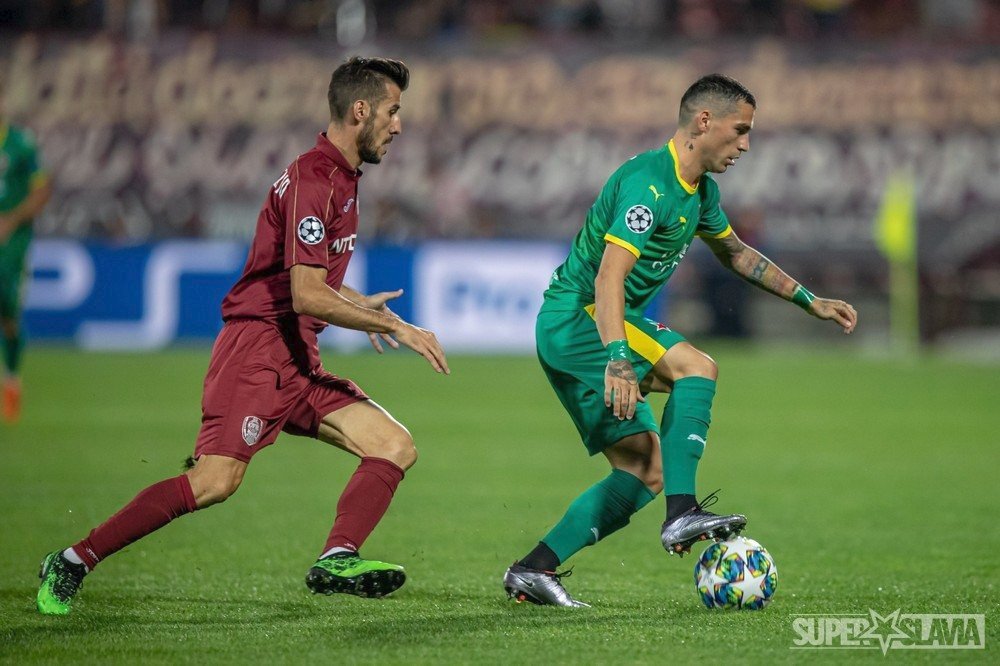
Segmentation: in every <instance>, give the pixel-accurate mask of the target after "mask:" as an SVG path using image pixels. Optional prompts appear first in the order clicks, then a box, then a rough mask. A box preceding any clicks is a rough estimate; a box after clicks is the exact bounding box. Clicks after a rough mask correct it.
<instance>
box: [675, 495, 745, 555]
mask: <svg viewBox="0 0 1000 666" xmlns="http://www.w3.org/2000/svg"><path fill="white" fill-rule="evenodd" d="M716 492H718V491H716ZM716 501H718V498H717V497H716V496H715V493H712V494H711V495H709V496H708V497H706V498H705V499H703V500H702V501H701V502H699V503H698V504H696V505H695V506H694V507H692V508H690V509H688V510H687V511H685V512H684V513H682V514H681V515H679V516H677V517H676V518H674V519H673V520H670V521H668V522H665V523H663V528H662V531H661V532H660V540H661V541H662V542H663V547H664V548H665V549H666V550H667V552H668V553H670V554H671V555H673V554H674V553H677V554H678V555H680V556H681V557H683V556H684V553H689V552H691V546H692V545H694V544H695V543H697V542H698V541H705V540H707V539H716V540H722V539H728V538H729V537H731V536H736V535H737V534H739V533H740V532H742V531H743V528H744V527H746V525H747V517H746V516H744V515H743V514H741V513H732V514H729V515H728V516H720V515H718V514H716V513H712V512H711V511H705V507H706V506H711V505H713V504H715V502H716Z"/></svg>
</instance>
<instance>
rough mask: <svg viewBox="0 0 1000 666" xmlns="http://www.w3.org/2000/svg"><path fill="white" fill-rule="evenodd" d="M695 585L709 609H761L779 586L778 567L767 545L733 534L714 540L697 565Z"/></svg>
mask: <svg viewBox="0 0 1000 666" xmlns="http://www.w3.org/2000/svg"><path fill="white" fill-rule="evenodd" d="M694 586H695V589H697V590H698V596H699V597H701V600H702V602H703V603H704V604H705V605H706V606H707V607H708V608H746V609H748V610H758V609H761V608H763V607H764V606H766V605H767V604H768V602H770V601H771V597H772V596H773V595H774V590H775V589H776V588H777V587H778V569H777V567H775V566H774V558H772V557H771V554H770V553H769V552H767V549H766V548H764V546H762V545H760V544H759V543H757V542H756V541H754V540H753V539H747V538H746V537H733V538H731V539H729V540H728V541H720V542H718V543H713V544H712V545H711V546H709V547H708V548H706V549H705V552H704V553H702V554H701V557H699V558H698V563H697V564H696V565H695V566H694Z"/></svg>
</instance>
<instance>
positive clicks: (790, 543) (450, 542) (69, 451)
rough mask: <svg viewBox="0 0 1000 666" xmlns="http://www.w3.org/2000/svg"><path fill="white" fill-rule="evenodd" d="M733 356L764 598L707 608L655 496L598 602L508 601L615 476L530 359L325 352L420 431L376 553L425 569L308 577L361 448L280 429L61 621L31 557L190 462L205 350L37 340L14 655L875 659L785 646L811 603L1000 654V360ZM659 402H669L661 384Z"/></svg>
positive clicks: (734, 426)
mask: <svg viewBox="0 0 1000 666" xmlns="http://www.w3.org/2000/svg"><path fill="white" fill-rule="evenodd" d="M706 348H707V349H709V351H711V352H713V353H714V355H715V357H716V359H717V360H718V361H719V364H720V367H721V379H720V388H719V393H718V397H717V399H716V407H715V410H714V423H713V426H712V431H711V438H710V443H709V446H708V450H707V453H706V456H705V458H704V460H703V462H702V465H701V468H700V472H699V484H700V489H701V491H702V494H705V493H706V492H708V491H711V490H714V489H715V488H718V487H721V488H723V492H722V494H721V502H720V503H719V504H718V505H717V508H718V509H719V510H720V511H741V512H745V513H746V514H747V515H748V517H749V519H750V521H749V525H748V529H747V531H746V534H747V535H748V536H751V537H753V538H755V539H757V540H759V541H760V542H762V543H763V544H764V545H766V546H767V547H768V549H769V550H770V551H771V553H772V554H773V555H774V557H775V560H776V562H777V566H778V569H779V585H778V591H777V594H776V596H775V599H774V601H773V603H772V604H771V605H770V606H769V607H768V608H767V609H765V610H764V611H761V612H756V613H753V612H709V611H707V610H705V609H704V608H703V607H702V605H701V602H700V601H699V600H698V598H697V596H696V594H695V591H694V586H693V581H692V570H693V567H694V561H695V560H694V558H693V557H686V558H684V559H683V560H678V559H677V558H669V557H667V555H666V554H665V553H664V551H663V549H662V547H661V546H660V544H659V525H660V522H661V521H662V519H663V509H662V507H663V503H662V499H661V498H658V499H657V500H656V501H655V502H654V503H653V504H651V505H650V506H649V507H647V508H646V509H645V510H644V511H642V512H641V513H640V514H639V515H638V516H636V517H635V519H634V520H633V522H632V525H630V526H629V527H627V528H626V529H624V530H622V531H621V532H619V533H617V534H615V535H612V536H611V537H609V538H608V539H607V540H605V541H603V542H601V543H600V544H599V545H598V546H596V547H593V548H589V549H586V550H585V551H584V552H582V553H580V554H579V555H578V556H577V557H575V558H574V560H573V561H572V562H571V563H572V564H574V565H575V567H576V568H575V570H574V576H573V577H572V578H569V579H567V580H566V581H565V582H566V584H567V587H568V588H569V589H570V591H571V592H572V593H573V594H574V595H575V596H577V597H579V598H581V599H583V600H585V601H588V602H590V603H592V604H594V608H593V609H583V610H577V611H567V610H564V609H555V608H539V607H535V606H531V605H528V604H522V605H516V604H513V603H511V602H508V601H507V599H506V598H505V595H504V593H503V590H502V589H501V585H500V576H501V574H502V573H503V570H504V568H505V567H506V566H507V565H508V564H509V563H510V562H511V561H512V560H514V559H515V558H516V557H519V556H521V555H522V554H524V553H525V552H526V551H527V550H529V549H530V548H531V547H532V546H533V545H534V544H535V542H536V540H537V539H538V538H539V537H540V536H541V535H542V534H544V533H545V531H546V530H547V529H548V528H549V527H550V526H551V525H552V524H553V523H554V522H555V521H556V520H557V519H558V518H559V517H560V516H561V514H562V511H563V510H564V508H565V507H566V505H567V504H568V503H569V501H570V500H571V499H572V498H573V497H575V496H576V495H577V494H578V493H579V492H580V491H582V490H583V489H584V488H586V487H587V486H588V485H590V484H591V483H593V482H594V481H596V480H598V479H600V478H601V477H603V476H604V475H605V474H606V463H604V461H603V458H599V459H598V458H588V457H587V456H586V454H585V451H584V449H583V447H582V445H581V444H580V443H579V441H578V439H577V437H576V434H575V431H574V430H573V428H572V425H571V423H570V421H569V418H568V417H567V416H566V415H565V414H564V413H563V412H562V410H561V408H560V407H559V405H558V403H557V401H556V398H555V396H554V394H553V393H552V392H551V390H550V389H549V387H548V385H547V384H546V382H545V379H544V377H543V375H542V373H541V371H540V370H539V369H538V368H537V367H536V362H535V360H534V359H531V358H519V357H514V358H506V357H505V358H472V357H455V358H452V359H450V361H451V366H452V369H453V374H452V376H451V377H440V376H437V375H435V374H434V373H433V372H432V371H431V370H430V369H429V367H428V366H427V365H426V363H424V361H423V360H422V359H420V358H418V357H416V356H415V355H412V354H410V353H406V352H395V353H391V354H389V355H388V356H387V357H376V356H374V355H370V354H363V355H357V356H350V357H345V358H337V357H335V356H333V355H330V354H327V365H328V367H329V368H330V369H331V370H332V371H334V372H339V373H340V374H344V375H347V376H350V377H352V378H355V379H356V380H357V381H358V382H359V383H360V384H361V385H362V386H363V387H364V388H365V389H366V390H367V391H368V392H369V393H370V394H371V395H372V396H373V397H374V398H375V399H376V400H378V401H379V402H380V403H381V404H383V405H384V406H385V407H386V408H388V409H389V410H390V411H391V412H392V413H393V414H394V415H395V416H396V417H397V418H398V419H399V420H401V421H402V422H403V423H405V424H406V425H407V426H408V427H409V428H410V430H411V431H412V433H413V435H414V437H415V439H416V442H417V446H418V449H419V450H420V456H421V457H420V461H419V462H418V463H417V466H416V467H415V468H414V469H413V470H411V472H410V473H409V474H408V475H407V478H406V480H405V481H404V482H403V484H402V485H401V486H400V489H399V491H398V493H397V495H396V499H395V501H394V502H393V505H392V507H391V508H390V510H389V513H388V514H387V516H386V518H385V519H384V520H383V522H382V524H381V525H380V526H379V528H378V529H377V530H376V532H375V533H374V535H373V536H372V538H371V539H370V540H369V541H368V543H367V544H366V545H365V548H364V550H363V552H364V553H365V554H366V555H368V556H369V557H374V558H379V559H385V560H388V561H392V562H399V563H401V564H403V565H404V566H406V568H407V572H408V574H409V581H408V583H407V585H406V586H405V587H404V588H402V589H401V590H400V591H399V592H397V593H396V594H395V595H394V596H392V597H389V598H386V599H382V600H366V599H358V598H353V597H346V596H336V597H314V596H312V595H310V594H309V593H308V591H307V590H306V588H305V585H304V584H303V577H304V575H305V572H306V569H307V568H308V566H309V565H310V564H311V562H312V561H313V560H314V558H315V556H316V555H317V552H318V550H319V549H320V548H321V546H322V544H323V542H324V539H325V537H326V534H327V532H328V530H329V526H330V523H331V521H332V519H333V514H334V506H335V504H336V500H337V496H338V495H339V493H340V490H341V489H342V488H343V485H344V483H345V482H346V480H347V478H348V477H349V475H350V474H351V472H352V471H353V469H354V467H355V464H356V463H355V461H354V459H352V458H351V457H349V456H348V455H347V454H344V453H342V452H340V451H337V450H335V449H332V448H331V447H327V446H325V445H322V444H319V443H317V442H313V441H311V440H306V439H297V438H292V437H288V436H282V438H281V439H279V441H278V443H277V444H276V445H275V446H273V447H271V448H270V449H269V450H267V451H266V452H264V453H262V454H260V455H258V456H257V457H256V458H255V460H254V462H253V464H252V465H251V466H250V469H249V471H248V474H247V478H246V480H245V482H244V484H243V487H242V488H241V489H240V491H239V492H238V493H237V494H236V495H235V496H234V497H233V498H232V499H230V500H229V501H228V502H226V503H225V504H223V505H220V506H217V507H213V508H211V509H210V510H207V511H205V512H200V513H196V514H194V515H192V516H187V517H185V518H183V519H181V520H180V521H177V522H175V523H174V524H171V525H169V526H167V527H166V528H164V529H163V530H161V531H159V532H157V533H155V534H153V535H151V536H150V537H147V538H146V539H144V540H142V541H141V542H139V543H137V544H133V545H132V546H131V547H129V548H128V549H126V550H125V551H123V552H121V553H119V554H117V555H116V556H114V557H112V558H110V559H109V560H108V561H107V562H105V563H103V564H102V565H101V566H100V568H98V569H97V570H96V571H95V572H94V573H93V574H92V575H90V576H89V577H88V579H87V581H86V583H85V585H84V587H83V589H82V591H81V593H80V595H79V596H78V598H77V601H76V604H75V607H74V610H73V613H72V615H70V616H68V617H63V618H54V617H42V616H39V615H38V614H36V612H35V610H34V594H35V590H36V586H37V583H38V581H37V578H36V577H35V576H36V572H37V567H38V561H39V560H40V558H41V557H42V555H44V554H45V553H46V552H48V551H49V550H52V549H54V548H56V547H63V546H66V545H68V544H70V543H72V542H74V541H75V540H77V539H79V538H80V537H82V536H83V535H85V534H86V532H87V531H88V530H89V529H90V528H91V527H92V526H93V525H95V524H97V523H99V522H100V521H102V520H104V519H105V518H106V517H107V516H108V515H110V514H111V513H112V512H113V511H115V510H117V509H118V508H119V507H120V506H121V505H122V504H124V503H125V502H127V501H128V500H130V499H131V498H132V497H133V496H134V495H135V493H136V492H138V491H139V490H140V489H142V488H143V487H145V486H146V485H148V484H150V483H153V482H155V481H158V480H160V479H162V478H165V477H167V476H172V475H174V474H176V473H178V471H179V465H180V463H181V460H182V459H183V458H184V457H185V456H186V455H188V453H189V452H190V450H191V447H192V446H193V442H194V438H195V434H196V432H197V429H198V419H199V414H200V411H199V404H200V403H199V399H200V392H201V381H202V375H203V372H204V370H205V366H206V364H207V362H208V350H207V349H193V350H177V351H171V352H167V353H162V354H152V355H86V354H81V353H79V352H74V351H68V350H56V349H45V348H41V349H39V348H35V349H32V350H30V354H29V357H28V363H27V368H26V373H27V374H26V377H25V385H26V396H25V401H26V405H25V414H24V418H23V420H22V421H21V423H20V424H19V425H17V426H16V427H4V426H2V425H0V455H2V456H3V463H2V466H0V542H2V547H0V574H2V575H0V660H2V661H5V662H18V663H29V662H69V661H70V660H74V661H84V662H98V661H99V662H135V661H142V662H147V663H150V662H159V663H166V662H170V663H178V662H197V663H220V662H254V663H256V662H269V663H302V662H306V661H307V660H309V661H313V662H316V661H322V662H326V663H334V662H336V663H403V662H406V663H470V662H487V663H501V662H503V663H516V662H520V663H543V662H544V663H553V662H556V663H601V662H610V663H654V662H656V663H663V662H664V661H665V660H670V661H681V662H684V661H691V660H695V659H699V660H701V659H706V658H707V659H709V660H713V661H714V660H733V659H736V660H738V661H749V660H760V661H762V662H763V661H768V662H770V661H792V660H794V661H801V660H804V659H809V660H822V661H830V660H842V659H844V658H847V657H850V658H853V659H858V658H868V659H873V660H881V659H883V656H882V653H881V652H880V651H879V650H871V651H850V652H847V651H843V650H840V651H829V652H825V653H815V652H801V651H792V650H790V647H791V646H792V641H793V639H794V638H795V637H796V634H795V633H794V632H793V630H792V620H793V619H794V618H795V617H797V616H799V615H803V614H815V613H833V614H838V613H842V614H850V613H864V614H867V613H868V610H869V609H873V610H875V611H878V612H879V613H881V614H883V615H885V614H888V613H890V612H892V611H894V610H895V609H897V608H899V609H902V612H903V613H986V614H987V615H986V649H985V650H970V651H949V652H943V651H936V650H925V651H906V652H899V651H894V652H893V653H892V654H890V655H888V658H889V659H892V658H893V657H895V658H896V660H897V661H898V660H900V659H905V660H906V661H907V662H910V661H914V660H920V661H943V660H947V661H954V660H961V661H969V660H973V661H987V660H989V661H992V662H994V663H995V660H996V645H997V640H998V638H1000V635H998V631H997V610H998V598H1000V594H998V589H997V585H998V570H1000V559H998V558H997V556H996V553H997V552H1000V530H998V529H997V527H996V515H997V506H998V498H1000V491H998V489H997V486H995V485H994V483H995V478H996V473H997V469H998V466H997V462H998V459H1000V455H998V452H997V445H998V443H1000V436H998V434H997V433H998V432H1000V410H998V408H997V405H996V403H997V398H998V397H1000V390H998V388H1000V384H998V381H997V369H996V367H979V366H974V365H969V364H956V363H951V362H947V361H944V360H940V359H934V358H925V359H922V360H920V361H917V362H911V363H905V362H895V361H888V360H871V359H863V358H859V357H858V356H854V355H848V354H846V353H842V352H837V351H830V352H816V351H813V352H807V351H799V352H791V353H787V352H786V353H778V352H775V351H764V350H756V349H753V348H735V347H724V346H717V345H706ZM654 404H656V405H657V408H659V405H661V404H662V400H656V401H655V402H654Z"/></svg>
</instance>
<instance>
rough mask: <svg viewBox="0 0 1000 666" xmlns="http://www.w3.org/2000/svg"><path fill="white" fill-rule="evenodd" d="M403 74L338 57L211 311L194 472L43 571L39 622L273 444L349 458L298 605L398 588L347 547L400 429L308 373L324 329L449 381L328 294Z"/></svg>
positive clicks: (382, 307)
mask: <svg viewBox="0 0 1000 666" xmlns="http://www.w3.org/2000/svg"><path fill="white" fill-rule="evenodd" d="M408 83H409V70H408V69H407V68H406V65H404V64H403V63H401V62H399V61H396V60H389V59H384V58H352V59H350V60H349V61H347V62H346V63H344V64H342V65H341V66H340V67H338V68H337V69H336V70H335V71H334V73H333V76H332V78H331V80H330V90H329V102H330V117H331V120H330V125H329V127H328V128H327V131H326V132H325V133H323V134H320V135H319V137H318V139H317V141H316V145H315V147H313V149H312V150H310V151H308V152H306V153H304V154H302V155H299V157H298V158H296V159H295V161H294V162H292V164H291V165H289V167H288V168H287V169H286V170H285V172H284V173H283V174H282V175H281V177H280V178H279V179H278V180H277V182H275V184H274V186H273V187H272V188H271V190H270V192H269V193H268V196H267V199H266V201H265V202H264V205H263V208H262V209H261V212H260V215H259V217H258V218H257V229H256V232H255V234H254V239H253V244H252V246H251V248H250V255H249V257H248V258H247V263H246V266H245V267H244V270H243V276H242V277H241V278H240V280H239V281H238V282H237V283H236V285H235V286H234V287H233V288H232V289H231V290H230V292H229V294H228V295H227V296H226V298H225V300H224V301H223V303H222V317H223V320H224V321H225V325H224V326H223V328H222V331H221V332H220V333H219V337H218V338H217V339H216V342H215V346H214V348H213V350H212V358H211V361H210V363H209V368H208V374H207V376H206V377H205V391H204V396H203V399H202V425H201V431H200V433H199V434H198V440H197V443H196V445H195V451H194V456H193V458H192V459H191V462H192V463H193V466H192V467H191V468H190V469H189V470H188V471H187V472H185V473H184V474H182V475H180V476H177V477H174V478H171V479H167V480H165V481H161V482H159V483H156V484H154V485H152V486H150V487H149V488H146V489H145V490H143V491H142V492H140V493H139V494H138V495H137V496H136V497H135V498H134V499H133V500H132V501H131V502H130V503H129V504H127V505H126V506H125V507H124V508H122V509H121V510H120V511H119V512H118V513H116V514H115V515H113V516H111V518H109V519H108V520H107V521H105V522H104V523H103V524H101V525H99V526H98V527H96V528H94V529H93V530H92V531H91V532H90V534H89V535H88V536H87V538H85V539H83V540H82V541H80V542H78V543H76V544H74V545H73V546H72V547H70V548H66V549H65V550H60V551H55V552H52V553H50V554H49V555H47V556H46V557H45V559H44V560H43V561H42V568H41V572H40V577H41V578H42V584H41V586H40V588H39V591H38V596H37V605H38V610H39V611H40V612H42V613H45V614H53V615H62V614H66V613H68V612H69V610H70V604H71V602H72V599H73V596H74V595H75V594H76V592H77V590H78V589H79V588H80V585H81V583H82V582H83V578H84V576H85V575H86V574H87V573H88V572H89V571H92V570H93V568H94V567H95V566H97V564H98V563H99V562H100V561H102V560H103V559H105V558H106V557H108V556H109V555H111V554H112V553H115V552H117V551H119V550H121V549H122V548H124V547H125V546H127V545H128V544H130V543H132V542H134V541H136V540H137V539H140V538H142V537H143V536H145V535H147V534H149V533H150V532H153V531H154V530H157V529H159V528H160V527H163V526H164V525H166V524H167V523H168V522H170V521H171V520H173V519H174V518H178V517H180V516H182V515H184V514H187V513H191V512H192V511H196V510H198V509H203V508H205V507H208V506H211V505H213V504H217V503H219V502H222V501H223V500H225V499H226V498H228V497H229V496H230V495H232V494H233V493H234V492H236V489H237V488H239V485H240V482H241V481H242V479H243V474H244V472H245V471H246V468H247V465H248V464H249V462H250V459H251V458H252V457H253V456H254V455H255V454H256V453H257V452H258V451H260V450H261V449H263V448H264V447H266V446H268V445H270V444H272V443H274V440H275V438H276V437H277V436H278V433H279V432H281V431H285V432H289V433H292V434H296V435H307V436H309V437H315V438H317V439H320V440H322V441H324V442H327V443H330V444H333V445H334V446H337V447H339V448H341V449H344V450H345V451H348V452H350V453H353V454H354V455H356V456H358V457H359V458H360V459H361V464H360V465H359V466H358V468H357V470H356V471H355V472H354V475H353V476H352V477H351V479H350V481H349V482H348V484H347V487H346V488H345V489H344V492H343V493H342V494H341V496H340V500H339V502H338V503H337V517H336V519H335V521H334V524H333V529H332V530H331V532H330V535H329V538H328V539H327V542H326V545H325V546H324V548H323V551H322V553H321V555H320V558H319V560H318V561H317V562H316V563H315V564H314V565H313V566H312V568H311V569H310V570H309V573H308V574H307V576H306V585H307V586H308V587H309V589H311V590H312V591H313V592H321V593H324V594H331V593H334V592H346V593H349V594H356V595H359V596H362V597H380V596H383V595H386V594H389V593H390V592H393V591H394V590H396V589H398V588H399V587H400V586H401V585H402V584H403V582H404V581H405V579H406V575H405V573H404V571H403V568H402V567H400V566H398V565H395V564H388V563H385V562H378V561H375V560H365V559H362V558H361V557H360V556H359V555H358V549H359V548H360V547H361V545H362V544H363V543H364V541H365V539H366V538H367V537H368V535H369V534H371V532H372V530H373V529H374V528H375V526H376V524H378V522H379V520H380V519H381V518H382V516H383V514H384V513H385V511H386V509H387V508H388V506H389V503H390V501H391V500H392V496H393V493H394V492H395V490H396V487H397V485H398V484H399V482H400V481H401V480H402V478H403V474H404V471H405V470H407V469H409V468H410V467H411V466H412V465H413V463H414V462H415V461H416V457H417V453H416V449H414V447H413V440H412V438H411V437H410V434H409V432H407V430H406V428H404V427H403V426H402V425H401V424H400V423H399V422H397V421H396V420H395V419H393V418H392V416H390V415H389V413H388V412H386V411H385V410H384V409H382V407H380V406H379V405H377V404H376V403H375V402H374V401H373V400H370V399H369V398H368V396H366V395H365V393H364V392H363V391H362V390H361V389H360V388H358V386H357V385H355V384H354V382H352V381H350V380H349V379H344V378H340V377H336V376H334V375H332V374H330V373H328V372H326V370H324V369H323V366H322V364H321V362H320V357H319V347H318V343H317V334H318V333H319V332H320V331H321V330H323V328H325V327H326V326H327V324H334V325H336V326H341V327H344V328H350V329H356V330H361V331H368V334H369V337H370V338H371V341H372V345H373V346H374V347H375V349H376V350H377V351H379V352H382V341H384V342H385V343H386V344H388V345H389V346H392V347H394V348H396V347H398V346H399V343H402V344H404V345H406V346H407V347H410V348H411V349H413V350H414V351H416V352H417V353H419V354H421V355H423V356H424V357H425V358H426V359H427V361H428V362H429V363H430V364H431V366H432V367H433V368H434V370H435V371H437V372H439V373H444V374H448V373H449V369H448V363H447V360H446V358H445V355H444V351H443V350H442V349H441V346H440V345H439V344H438V342H437V339H436V338H435V336H434V334H433V333H432V332H430V331H427V330H424V329H422V328H418V327H416V326H413V325H412V324H409V323H407V322H405V321H403V320H402V319H400V318H399V317H398V316H396V315H395V314H394V313H393V312H392V311H391V310H390V309H389V308H388V307H387V306H386V302H387V301H389V300H390V299H393V298H396V297H398V296H399V295H400V294H401V293H402V292H401V291H394V292H382V293H378V294H373V295H370V296H365V295H363V294H360V293H359V292H357V291H355V290H354V289H351V288H350V287H348V286H347V285H345V284H343V280H344V274H345V273H346V272H347V264H348V262H349V261H350V259H351V254H352V253H353V251H354V241H355V238H356V235H357V229H358V205H357V199H358V180H359V179H360V177H361V171H360V170H359V169H358V167H359V166H360V165H361V164H362V162H365V163H369V164H377V163H378V162H380V161H381V160H382V157H383V155H385V152H386V149H387V148H388V145H389V143H390V142H391V141H392V139H393V137H395V136H396V135H397V134H399V133H400V132H401V131H402V127H401V124H400V117H399V108H400V97H401V95H402V92H403V91H404V90H406V87H407V85H408Z"/></svg>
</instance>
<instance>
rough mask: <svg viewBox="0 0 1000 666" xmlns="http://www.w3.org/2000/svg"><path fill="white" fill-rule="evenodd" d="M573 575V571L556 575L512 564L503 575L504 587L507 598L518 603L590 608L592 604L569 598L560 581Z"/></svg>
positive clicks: (551, 572)
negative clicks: (527, 602) (526, 602)
mask: <svg viewBox="0 0 1000 666" xmlns="http://www.w3.org/2000/svg"><path fill="white" fill-rule="evenodd" d="M572 573H573V570H572V569H570V570H569V571H564V572H562V573H558V574H557V573H555V572H554V571H539V570H538V569H529V568H528V567H522V566H521V565H520V564H512V565H511V566H510V567H509V568H508V569H507V572H506V573H505V574H504V575H503V587H504V589H505V590H507V597H508V598H511V599H515V600H516V601H517V603H521V602H522V601H529V602H531V603H533V604H538V605H540V606H566V607H569V608H590V604H585V603H583V602H582V601H577V600H576V599H574V598H573V597H571V596H569V592H567V591H566V588H565V587H563V586H562V582H560V580H559V579H561V578H565V577H566V576H569V575H571V574H572Z"/></svg>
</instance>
